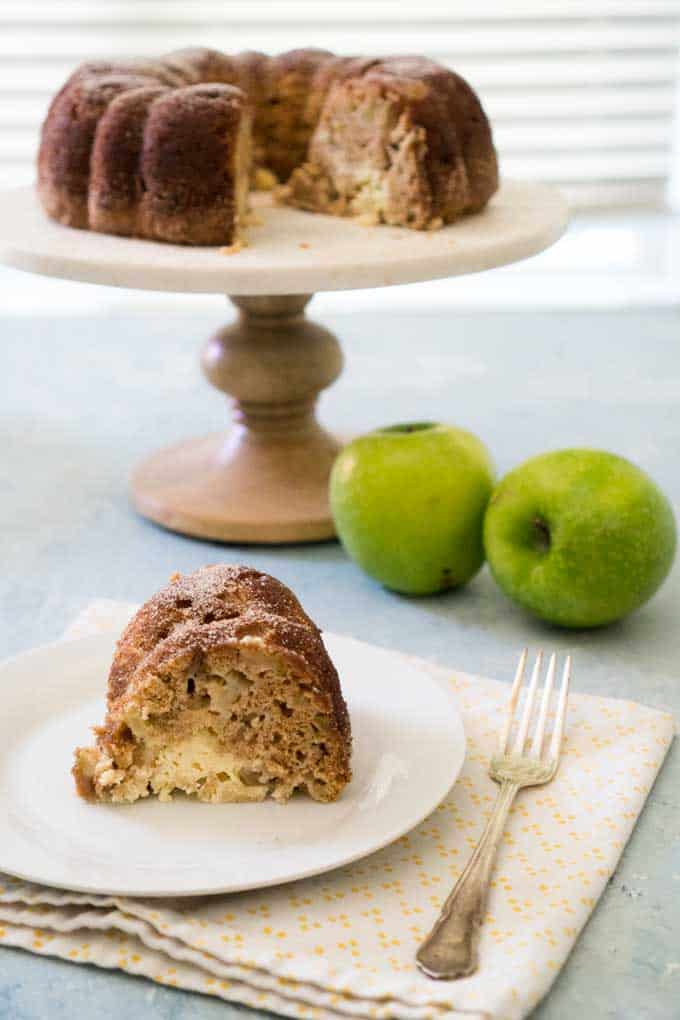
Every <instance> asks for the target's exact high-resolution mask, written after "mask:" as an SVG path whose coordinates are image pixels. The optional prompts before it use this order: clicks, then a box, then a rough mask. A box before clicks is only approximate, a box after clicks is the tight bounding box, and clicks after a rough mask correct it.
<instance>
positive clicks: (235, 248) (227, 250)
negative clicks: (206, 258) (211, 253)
mask: <svg viewBox="0 0 680 1020" xmlns="http://www.w3.org/2000/svg"><path fill="white" fill-rule="evenodd" d="M247 247H248V242H247V241H244V240H243V238H241V237H240V238H238V240H236V241H234V243H233V244H227V245H225V246H224V247H223V248H220V255H237V254H238V252H240V251H242V250H243V249H244V248H247Z"/></svg>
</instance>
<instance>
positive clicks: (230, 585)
mask: <svg viewBox="0 0 680 1020" xmlns="http://www.w3.org/2000/svg"><path fill="white" fill-rule="evenodd" d="M95 732H96V737H97V739H96V745H95V747H93V748H78V749H77V750H76V763H75V765H74V768H73V775H74V778H75V781H76V787H77V790H78V792H79V793H80V794H81V796H84V797H86V798H88V799H98V800H104V801H111V802H130V801H133V800H137V799H139V798H140V797H146V796H148V795H150V794H158V796H159V797H160V798H161V799H169V798H171V797H172V796H173V793H175V792H176V791H183V792H184V793H188V794H194V795H196V796H197V797H198V798H199V799H201V800H205V801H208V802H213V803H215V802H225V801H250V800H262V799H263V798H264V797H266V796H267V795H271V796H273V797H274V798H276V799H278V800H286V799H288V797H289V796H290V795H291V794H292V793H293V791H294V790H296V789H300V790H304V791H306V792H307V793H309V794H310V795H311V796H312V797H313V798H314V799H316V800H321V801H327V800H334V799H335V798H336V797H337V796H338V795H339V794H340V792H341V791H342V789H343V788H344V786H345V785H346V784H347V782H348V781H349V779H350V775H351V772H350V765H349V758H350V750H351V732H350V723H349V716H348V713H347V708H346V705H345V702H344V699H343V697H342V693H341V689H340V682H339V679H338V675H337V672H336V671H335V668H334V666H333V664H332V662H331V661H330V659H329V657H328V654H327V652H326V650H325V648H324V645H323V642H322V640H321V635H320V632H319V630H318V628H317V627H316V626H315V625H314V623H312V621H311V620H310V619H309V617H308V616H307V614H306V613H305V612H304V610H303V609H302V607H301V606H300V603H299V602H298V600H297V599H296V597H295V596H294V595H293V593H292V592H291V591H290V590H289V589H288V588H286V587H285V585H283V584H281V583H280V582H279V581H276V580H275V579H274V578H272V577H270V576H269V575H267V574H262V573H260V572H259V571H257V570H253V569H251V568H248V567H240V566H213V567H204V568H202V569H201V570H198V571H196V572H195V573H194V574H190V575H188V576H186V577H178V578H177V579H176V580H174V581H172V582H171V583H170V584H169V585H168V586H167V587H166V588H164V589H163V590H162V591H160V592H158V594H156V595H155V596H154V597H153V598H151V599H150V600H149V601H148V602H147V603H146V604H145V605H144V606H143V607H142V608H141V609H140V610H139V612H138V613H137V614H136V616H135V617H134V619H133V620H132V621H131V622H130V624H129V625H128V627H127V628H126V630H125V631H124V633H123V634H122V636H121V638H120V640H119V642H118V646H117V649H116V654H115V657H114V660H113V664H112V667H111V671H110V674H109V685H108V697H107V714H106V719H105V720H104V723H103V725H102V726H101V727H98V728H97V729H96V731H95Z"/></svg>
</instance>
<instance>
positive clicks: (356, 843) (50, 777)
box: [0, 635, 465, 896]
mask: <svg viewBox="0 0 680 1020" xmlns="http://www.w3.org/2000/svg"><path fill="white" fill-rule="evenodd" d="M326 644H327V647H328V650H329V652H330V654H331V657H332V658H333V660H334V662H335V664H336V666H337V668H338V672H339V673H340V677H341V682H342V688H343V692H344V694H345V698H346V700H347V703H348V706H349V710H350V714H351V718H352V729H353V734H354V753H353V761H352V765H353V770H354V778H353V780H352V782H351V784H350V785H349V787H348V788H347V789H346V790H345V791H344V793H343V795H342V797H341V798H340V799H339V800H338V801H337V802H336V803H334V804H318V803H316V802H314V801H312V800H310V799H309V798H307V797H303V796H299V797H294V798H292V800H291V801H289V803H288V804H285V805H281V804H276V803H274V802H273V801H266V802H264V803H260V804H220V805H213V804H201V803H198V802H194V801H193V800H191V799H189V798H184V799H178V800H177V801H173V802H172V803H169V804H161V803H159V802H158V801H156V800H155V799H153V798H150V799H148V800H144V801H139V802H137V803H136V804H132V805H127V806H113V805H103V804H88V803H86V802H85V801H83V800H81V799H80V798H79V797H78V796H77V795H76V793H75V789H74V786H73V779H72V778H71V775H70V768H71V763H72V755H73V748H74V747H75V746H76V745H77V744H84V743H89V742H91V739H92V738H91V734H90V733H89V727H90V726H92V725H94V724H95V723H98V722H100V721H101V720H102V718H103V713H104V698H103V694H104V691H105V684H106V676H107V672H108V667H109V664H110V661H111V655H112V651H113V637H111V636H109V635H104V636H98V637H94V638H87V639H85V640H82V641H71V642H60V643H59V644H55V645H49V646H47V647H44V648H37V649H35V650H34V651H31V652H28V653H26V654H24V655H20V656H18V657H17V658H15V659H11V660H9V661H8V662H6V663H4V664H3V665H2V666H0V688H1V691H2V693H1V701H0V704H1V705H2V717H1V719H0V802H1V803H2V811H1V812H0V870H2V871H6V872H9V873H10V874H13V875H16V876H18V877H20V878H25V879H29V880H30V881H33V882H40V883H44V884H46V885H53V886H60V887H64V888H69V889H77V890H81V891H83V892H99V893H111V894H115V895H133V896H186V895H200V894H204V893H217V892H237V891H240V890H244V889H255V888H258V887H261V886H267V885H275V884H277V883H279V882H290V881H292V880H294V879H298V878H305V877H307V876H309V875H316V874H319V873H321V872H324V871H328V870H330V869H331V868H337V867H339V866H340V865H342V864H347V863H349V862H350V861H355V860H357V859H358V858H360V857H363V856H365V855H366V854H369V853H372V852H373V851H374V850H378V849H380V848H381V847H383V846H386V845H387V844H388V843H391V842H392V841H393V840H395V839H397V838H398V837H399V836H401V835H403V834H404V833H405V832H407V831H408V830H409V829H412V828H413V827H414V826H415V825H417V824H418V823H419V822H420V821H422V819H423V818H425V817H426V815H428V814H429V813H430V812H431V811H432V810H433V809H434V808H435V807H436V805H437V804H438V803H439V801H440V800H441V799H442V798H443V797H444V796H445V794H446V793H447V792H448V790H449V789H450V787H451V786H452V785H453V783H454V782H455V780H456V778H457V777H458V774H459V772H460V769H461V767H462V764H463V759H464V757H465V734H464V731H463V725H462V722H461V718H460V715H459V712H458V709H457V707H456V703H455V700H454V698H453V695H452V694H451V692H450V691H449V690H447V689H446V688H445V687H444V686H443V685H442V684H441V683H440V682H439V681H438V680H437V679H435V678H434V677H433V676H432V675H431V674H430V673H428V672H427V671H426V670H424V669H421V668H419V667H418V666H417V665H415V664H412V663H410V662H409V661H407V660H404V659H403V658H402V657H401V656H399V655H395V654H393V653H391V652H389V651H386V650H384V649H380V648H374V647H372V646H370V645H364V644H361V643H359V642H357V641H353V640H351V639H349V638H344V637H337V636H333V635H326Z"/></svg>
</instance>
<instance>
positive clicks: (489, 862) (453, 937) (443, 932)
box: [416, 782, 519, 980]
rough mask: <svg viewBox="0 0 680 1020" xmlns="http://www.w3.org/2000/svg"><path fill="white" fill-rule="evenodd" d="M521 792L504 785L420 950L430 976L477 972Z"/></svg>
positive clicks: (418, 958)
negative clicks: (492, 891) (490, 898)
mask: <svg viewBox="0 0 680 1020" xmlns="http://www.w3.org/2000/svg"><path fill="white" fill-rule="evenodd" d="M518 790H519V785H518V784H517V783H511V782H503V783H501V788H500V792H499V794H498V799H497V800H496V804H495V806H494V809H493V812H492V814H491V817H490V818H489V821H488V822H487V824H486V828H485V829H484V832H483V834H482V837H481V839H480V841H479V843H478V844H477V846H476V847H475V850H474V853H473V854H472V857H471V858H470V860H469V861H468V863H467V867H466V868H465V870H464V871H463V874H462V875H461V876H460V878H459V879H458V881H457V882H456V884H455V886H454V887H453V890H452V892H451V894H450V895H449V897H448V899H447V900H446V902H445V903H444V906H443V907H442V910H441V913H440V915H439V917H438V918H437V921H436V923H435V925H434V928H433V929H432V931H431V932H430V934H429V935H428V937H427V938H426V940H425V941H424V942H423V944H422V946H421V947H420V949H419V950H418V953H417V955H416V961H417V963H418V966H419V967H420V969H421V970H422V971H423V972H424V973H425V974H427V976H428V977H431V978H443V979H448V980H453V979H455V978H461V977H466V976H467V975H468V974H473V973H474V972H475V971H476V970H477V967H478V965H479V960H478V953H477V946H478V944H479V932H480V928H481V925H482V918H483V917H484V911H485V908H486V899H487V893H488V890H489V881H490V879H491V869H492V868H493V863H494V859H495V857H496V850H497V849H498V844H499V842H500V838H501V836H502V834H503V828H504V827H505V821H506V819H507V817H508V812H509V810H510V808H511V807H512V802H513V801H514V799H515V796H516V794H517V791H518Z"/></svg>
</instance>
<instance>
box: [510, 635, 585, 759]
mask: <svg viewBox="0 0 680 1020" xmlns="http://www.w3.org/2000/svg"><path fill="white" fill-rule="evenodd" d="M528 655H529V651H528V649H527V648H525V649H524V651H523V652H522V654H521V655H520V657H519V663H518V664H517V672H516V673H515V680H514V682H513V685H512V690H511V692H510V701H509V703H508V711H507V716H506V719H505V722H504V724H503V727H502V729H501V734H500V738H499V742H498V754H499V755H504V754H512V755H524V754H525V745H526V742H527V737H528V735H529V729H530V726H531V722H532V717H533V714H534V706H535V703H536V694H537V691H538V685H539V680H540V676H541V671H542V667H543V651H542V650H541V651H539V653H538V655H537V656H536V661H535V663H534V668H533V669H532V671H531V679H530V681H529V687H528V689H527V692H526V697H525V699H524V707H523V711H522V715H521V718H520V720H519V722H518V725H517V731H516V733H515V736H514V740H512V736H513V723H514V722H515V716H516V713H517V706H518V702H519V699H520V694H521V691H522V682H523V680H524V673H525V670H526V665H527V658H528ZM556 671H557V656H556V654H555V653H554V652H553V654H552V655H551V656H550V660H549V662H548V669H547V672H546V677H545V683H544V685H543V691H542V694H541V700H540V705H539V709H538V717H537V719H536V726H535V729H534V731H533V738H532V740H531V743H530V746H529V750H528V756H529V757H531V758H540V757H541V756H542V753H543V743H544V739H545V732H546V728H547V725H548V714H549V712H550V702H551V697H552V693H553V688H554V686H555V674H556ZM570 678H571V656H570V655H567V657H566V660H565V663H564V668H563V670H562V684H561V686H560V690H559V694H558V695H557V705H556V708H555V722H554V725H553V730H552V737H551V740H550V746H549V749H548V754H547V757H548V758H550V759H557V758H558V756H559V753H560V748H561V746H562V735H563V733H564V720H565V718H566V714H567V697H568V694H569V680H570Z"/></svg>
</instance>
